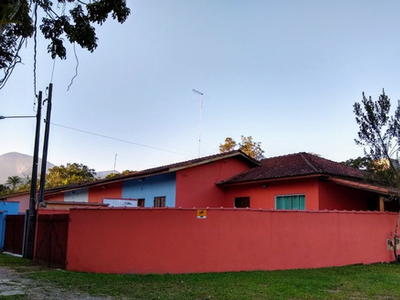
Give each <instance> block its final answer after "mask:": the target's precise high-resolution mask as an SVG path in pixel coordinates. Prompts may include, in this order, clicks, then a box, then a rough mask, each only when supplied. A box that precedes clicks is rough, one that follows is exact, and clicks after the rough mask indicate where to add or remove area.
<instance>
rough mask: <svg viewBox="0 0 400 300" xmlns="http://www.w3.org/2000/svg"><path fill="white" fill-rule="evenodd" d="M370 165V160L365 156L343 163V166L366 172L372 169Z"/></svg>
mask: <svg viewBox="0 0 400 300" xmlns="http://www.w3.org/2000/svg"><path fill="white" fill-rule="evenodd" d="M372 163H373V161H372V159H371V158H370V157H366V156H364V157H361V156H359V157H357V158H354V159H353V158H351V159H348V160H346V161H345V162H343V164H344V165H346V166H349V167H352V168H356V169H360V170H366V171H372V169H373V167H372Z"/></svg>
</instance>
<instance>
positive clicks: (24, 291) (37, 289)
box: [0, 267, 112, 300]
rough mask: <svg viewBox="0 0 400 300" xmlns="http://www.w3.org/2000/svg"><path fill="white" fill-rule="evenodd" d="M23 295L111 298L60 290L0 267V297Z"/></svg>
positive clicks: (40, 299) (39, 299) (52, 298)
mask: <svg viewBox="0 0 400 300" xmlns="http://www.w3.org/2000/svg"><path fill="white" fill-rule="evenodd" d="M14 295H21V296H22V295H24V296H25V297H24V299H32V300H33V299H35V300H45V299H46V300H62V299H71V300H72V299H74V300H78V299H83V300H110V299H112V298H100V297H91V296H89V295H85V294H79V293H76V292H71V291H68V290H62V289H59V288H57V287H54V286H49V285H48V284H46V285H45V284H43V283H41V282H39V281H37V280H33V279H27V278H24V277H23V276H22V275H21V274H19V273H18V272H15V271H14V270H12V269H9V268H5V267H0V299H7V298H8V297H7V296H14Z"/></svg>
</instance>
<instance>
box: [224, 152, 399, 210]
mask: <svg viewBox="0 0 400 300" xmlns="http://www.w3.org/2000/svg"><path fill="white" fill-rule="evenodd" d="M367 179H368V173H366V172H365V171H362V170H358V169H355V168H352V167H349V166H346V165H343V164H341V163H337V162H333V161H330V160H327V159H324V158H321V157H319V156H317V155H314V154H310V153H296V154H290V155H284V156H278V157H273V158H268V159H264V160H262V161H261V164H260V165H259V166H258V167H255V168H252V169H251V170H248V171H245V172H243V173H241V174H238V175H236V176H233V177H232V178H229V179H227V180H225V181H221V182H218V183H217V185H218V186H219V187H220V188H222V189H223V190H224V191H225V193H226V199H225V205H226V206H228V207H229V205H231V203H232V201H234V202H235V203H237V205H235V206H236V207H243V206H248V207H250V208H267V209H286V210H364V211H379V210H381V211H383V210H385V197H386V196H388V195H390V191H389V189H387V188H383V187H379V186H375V185H372V184H369V183H368V181H367ZM243 204H244V205H243ZM388 208H389V205H386V210H392V209H388Z"/></svg>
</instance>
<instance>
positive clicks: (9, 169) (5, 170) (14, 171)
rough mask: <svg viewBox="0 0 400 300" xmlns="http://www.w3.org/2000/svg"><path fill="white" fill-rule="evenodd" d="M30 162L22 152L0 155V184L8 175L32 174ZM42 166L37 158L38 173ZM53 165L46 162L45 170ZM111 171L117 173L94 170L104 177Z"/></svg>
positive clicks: (24, 176)
mask: <svg viewBox="0 0 400 300" xmlns="http://www.w3.org/2000/svg"><path fill="white" fill-rule="evenodd" d="M32 162H33V157H32V156H31V155H27V154H22V153H18V152H10V153H6V154H3V155H0V184H4V183H5V182H6V181H7V178H8V177H10V176H19V177H21V178H23V179H24V178H26V176H29V177H31V175H32ZM41 167H42V159H40V158H39V168H38V175H39V174H40V170H41ZM53 167H55V165H54V164H52V163H50V162H47V166H46V172H47V171H48V170H49V169H51V168H53ZM111 173H119V172H117V171H100V172H96V178H100V179H101V178H105V177H106V176H107V175H109V174H111Z"/></svg>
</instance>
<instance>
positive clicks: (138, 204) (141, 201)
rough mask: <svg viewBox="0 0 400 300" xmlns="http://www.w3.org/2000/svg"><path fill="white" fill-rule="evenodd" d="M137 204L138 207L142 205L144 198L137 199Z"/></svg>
mask: <svg viewBox="0 0 400 300" xmlns="http://www.w3.org/2000/svg"><path fill="white" fill-rule="evenodd" d="M137 206H138V207H144V199H138V201H137Z"/></svg>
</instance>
